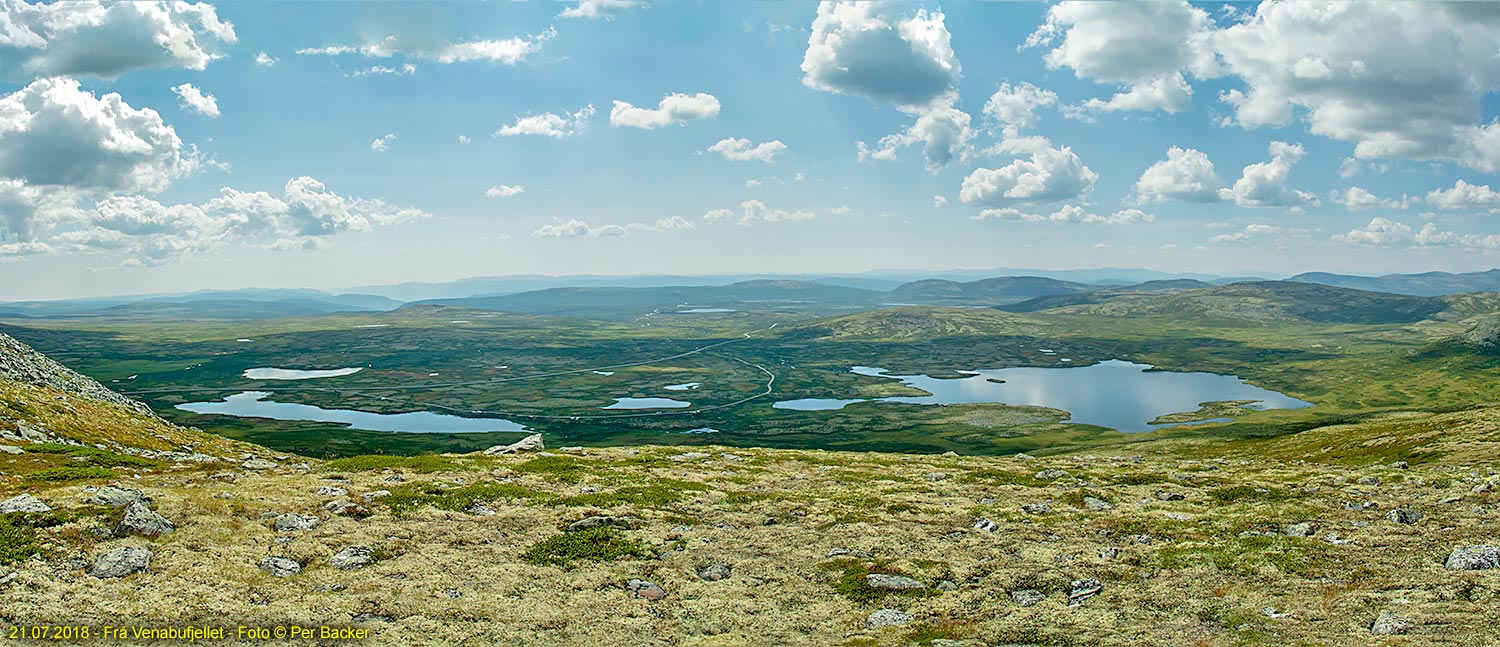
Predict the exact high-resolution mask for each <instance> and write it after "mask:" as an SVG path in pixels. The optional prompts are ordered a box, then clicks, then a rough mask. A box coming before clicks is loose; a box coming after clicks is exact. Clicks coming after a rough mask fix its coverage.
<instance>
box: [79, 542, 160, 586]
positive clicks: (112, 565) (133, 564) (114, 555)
mask: <svg viewBox="0 0 1500 647" xmlns="http://www.w3.org/2000/svg"><path fill="white" fill-rule="evenodd" d="M154 556H155V555H153V554H152V553H151V550H150V549H147V548H141V547H138V546H125V547H123V548H116V549H114V550H111V551H109V552H107V553H104V554H103V555H100V556H99V558H98V559H97V560H95V561H94V566H93V568H90V569H89V575H92V576H94V577H97V578H100V579H108V578H112V577H125V576H126V575H130V574H132V573H139V572H141V571H144V570H146V569H147V568H149V567H150V566H151V558H152V557H154Z"/></svg>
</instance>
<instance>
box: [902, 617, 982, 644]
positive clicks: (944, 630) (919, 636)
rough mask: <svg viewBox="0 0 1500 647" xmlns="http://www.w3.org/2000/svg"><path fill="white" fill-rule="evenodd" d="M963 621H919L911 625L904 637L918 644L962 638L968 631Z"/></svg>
mask: <svg viewBox="0 0 1500 647" xmlns="http://www.w3.org/2000/svg"><path fill="white" fill-rule="evenodd" d="M965 629H966V627H964V625H963V623H961V622H958V621H957V620H936V621H932V622H918V623H916V624H913V625H912V626H911V630H910V631H907V632H906V633H905V634H904V635H902V636H901V637H902V638H905V639H906V640H909V641H911V642H914V643H916V644H918V645H931V644H932V641H933V640H938V639H943V640H962V639H963V637H964V636H965V635H967V633H968V632H967V631H965Z"/></svg>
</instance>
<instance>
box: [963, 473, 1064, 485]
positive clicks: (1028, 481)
mask: <svg viewBox="0 0 1500 647" xmlns="http://www.w3.org/2000/svg"><path fill="white" fill-rule="evenodd" d="M958 481H959V482H960V483H982V484H984V485H1022V486H1025V487H1044V486H1046V485H1047V482H1046V481H1038V480H1037V479H1036V477H1035V476H1032V475H1031V474H1025V473H1022V472H1011V471H1008V470H971V471H969V472H968V473H967V474H964V475H963V476H960V477H958Z"/></svg>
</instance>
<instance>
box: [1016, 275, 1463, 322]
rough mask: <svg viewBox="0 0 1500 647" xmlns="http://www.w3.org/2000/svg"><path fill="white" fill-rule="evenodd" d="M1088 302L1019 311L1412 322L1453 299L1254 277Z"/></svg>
mask: <svg viewBox="0 0 1500 647" xmlns="http://www.w3.org/2000/svg"><path fill="white" fill-rule="evenodd" d="M1082 296H1083V297H1084V298H1083V299H1078V300H1084V301H1089V302H1088V303H1082V304H1079V303H1066V302H1064V301H1065V300H1057V301H1054V302H1030V305H1023V304H1015V305H1013V306H1011V308H1013V309H1015V310H1014V311H1017V312H1035V311H1040V310H1050V311H1053V312H1067V313H1072V314H1092V315H1102V316H1115V317H1121V316H1133V315H1147V316H1172V317H1178V318H1209V319H1232V320H1243V321H1262V322H1265V321H1278V320H1279V321H1295V320H1300V321H1309V322H1318V323H1347V324H1365V325H1374V324H1399V323H1414V322H1417V321H1422V320H1424V319H1428V318H1431V317H1433V316H1436V315H1438V314H1440V313H1443V312H1444V311H1447V310H1449V309H1450V307H1451V301H1450V300H1449V299H1445V298H1440V297H1419V296H1408V295H1398V294H1387V293H1383V292H1368V291H1364V290H1353V289H1349V288H1340V287H1333V286H1327V285H1320V284H1316V283H1301V282H1294V281H1253V282H1245V283H1232V284H1229V285H1224V286H1216V287H1210V288H1201V289H1197V290H1187V291H1183V292H1175V293H1169V294H1159V295H1153V296H1143V295H1142V294H1140V293H1129V292H1125V291H1111V292H1109V293H1104V294H1098V293H1096V294H1089V295H1082Z"/></svg>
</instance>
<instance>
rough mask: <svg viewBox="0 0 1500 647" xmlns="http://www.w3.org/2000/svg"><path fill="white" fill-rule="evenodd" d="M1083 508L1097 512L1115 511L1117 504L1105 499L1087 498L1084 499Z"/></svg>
mask: <svg viewBox="0 0 1500 647" xmlns="http://www.w3.org/2000/svg"><path fill="white" fill-rule="evenodd" d="M1083 507H1085V508H1088V509H1090V510H1093V511H1095V512H1103V511H1105V510H1113V509H1115V504H1113V503H1110V502H1108V501H1105V500H1104V499H1096V498H1094V497H1091V496H1086V497H1083Z"/></svg>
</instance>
